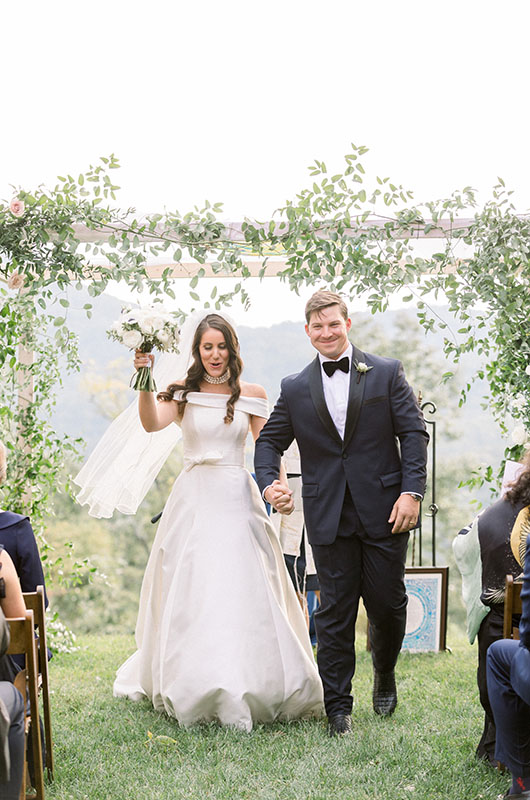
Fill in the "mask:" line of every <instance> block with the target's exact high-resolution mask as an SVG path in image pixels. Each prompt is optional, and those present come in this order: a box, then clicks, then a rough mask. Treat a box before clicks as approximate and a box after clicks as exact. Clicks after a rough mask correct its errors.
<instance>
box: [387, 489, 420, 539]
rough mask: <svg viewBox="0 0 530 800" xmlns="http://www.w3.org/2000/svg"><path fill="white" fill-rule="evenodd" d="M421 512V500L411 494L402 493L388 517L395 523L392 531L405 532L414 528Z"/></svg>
mask: <svg viewBox="0 0 530 800" xmlns="http://www.w3.org/2000/svg"><path fill="white" fill-rule="evenodd" d="M419 512H420V502H419V500H415V499H414V497H412V496H411V495H410V494H402V495H400V496H399V497H398V499H397V500H396V502H395V503H394V505H393V507H392V512H391V514H390V517H389V518H388V521H389V522H393V523H394V525H393V527H392V533H405V532H406V531H410V530H412V528H414V527H415V526H416V523H417V522H418V514H419Z"/></svg>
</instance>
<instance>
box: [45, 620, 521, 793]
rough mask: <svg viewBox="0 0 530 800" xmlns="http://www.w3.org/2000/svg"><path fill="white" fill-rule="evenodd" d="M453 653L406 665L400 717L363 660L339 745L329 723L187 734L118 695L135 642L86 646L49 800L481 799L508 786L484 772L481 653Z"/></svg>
mask: <svg viewBox="0 0 530 800" xmlns="http://www.w3.org/2000/svg"><path fill="white" fill-rule="evenodd" d="M448 641H449V645H450V646H451V647H452V652H451V653H449V652H448V653H441V654H416V655H410V654H405V655H402V656H401V658H400V662H399V669H398V680H399V682H398V686H399V704H398V707H397V710H396V712H395V714H394V716H393V717H392V718H391V719H388V720H387V719H380V718H378V717H376V716H375V715H374V713H373V711H372V708H371V685H372V675H371V662H370V657H369V654H368V653H366V652H364V651H362V650H361V652H360V654H359V659H358V669H357V674H356V676H355V680H354V693H355V697H356V700H355V707H354V733H353V734H352V735H351V736H348V737H345V738H344V739H330V738H329V737H328V736H327V733H326V726H325V721H324V720H322V721H310V722H293V723H285V724H280V723H278V724H275V725H268V726H262V725H260V726H258V727H257V728H256V729H255V730H254V731H253V732H252V733H250V734H246V733H242V732H238V731H233V730H227V729H223V728H221V727H219V726H217V725H213V724H211V725H200V726H196V727H194V728H191V729H180V728H179V727H178V726H177V724H176V723H175V722H174V721H173V720H171V719H169V718H167V717H165V716H161V715H160V714H157V713H156V712H154V711H153V710H152V708H151V706H150V704H149V703H148V702H147V701H145V702H141V703H133V702H131V701H128V700H123V699H120V700H118V699H115V698H113V697H112V682H113V677H114V672H115V669H116V667H117V666H118V665H119V664H120V663H121V662H122V661H123V660H124V659H125V658H126V657H127V656H128V655H129V653H130V652H132V650H133V648H134V643H133V639H132V637H129V636H127V637H126V636H101V637H98V636H87V637H83V638H81V639H80V641H79V644H80V646H81V649H80V651H78V652H76V653H74V654H71V655H59V656H55V657H54V659H53V661H52V662H51V665H50V667H51V682H52V689H53V696H52V711H53V726H54V730H53V732H54V739H55V764H56V779H55V781H54V783H53V784H49V785H48V786H47V787H46V797H47V798H49V800H59V799H60V800H85V799H86V800H118V798H129V799H131V800H172V798H186V800H205V799H206V798H215V800H239V798H241V799H243V798H244V799H245V800H258V798H259V799H260V800H261V799H263V800H269V798H271V799H272V798H281V800H327V798H334V800H335V798H336V799H337V800H339V799H340V800H365V798H366V800H368V798H380V800H387V799H388V800H410V799H411V798H414V799H415V800H416V799H418V798H419V799H420V800H423V798H425V800H434V799H435V798H443V800H473V798H477V799H478V798H485V799H487V798H495V797H496V796H497V795H498V794H499V793H500V792H503V791H504V790H505V789H506V788H507V786H508V783H509V781H508V777H507V776H502V775H499V774H498V773H497V772H496V771H495V770H492V769H491V768H489V767H486V766H484V765H482V764H481V763H479V762H477V760H476V759H475V757H474V748H475V746H476V744H477V741H478V737H479V734H480V731H481V723H482V713H481V708H480V706H479V702H478V696H477V688H476V682H475V670H476V650H475V648H474V647H470V646H469V645H468V644H467V642H466V640H465V638H464V636H463V635H462V634H461V633H459V632H457V631H455V632H453V635H450V636H449V637H448Z"/></svg>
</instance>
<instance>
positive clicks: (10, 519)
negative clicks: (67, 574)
mask: <svg viewBox="0 0 530 800" xmlns="http://www.w3.org/2000/svg"><path fill="white" fill-rule="evenodd" d="M6 472H7V461H6V451H5V447H4V445H3V444H2V442H0V485H1V484H2V483H3V482H4V481H5V478H6ZM0 545H3V546H4V549H5V550H6V552H7V553H9V555H10V556H11V559H12V561H13V564H14V565H15V569H16V571H17V575H18V577H19V580H20V588H21V589H22V591H23V592H34V591H35V589H36V588H37V586H39V585H42V586H44V572H43V570H42V563H41V560H40V555H39V548H38V546H37V542H36V541H35V534H34V533H33V528H32V527H31V523H30V521H29V517H26V516H23V515H22V514H15V513H14V512H13V511H3V510H2V509H1V508H0ZM44 593H45V602H46V607H48V598H47V597H46V589H44Z"/></svg>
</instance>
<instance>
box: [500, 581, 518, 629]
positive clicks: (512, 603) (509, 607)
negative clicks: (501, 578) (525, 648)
mask: <svg viewBox="0 0 530 800" xmlns="http://www.w3.org/2000/svg"><path fill="white" fill-rule="evenodd" d="M522 588H523V584H522V583H515V582H514V579H513V575H507V576H506V583H505V594H504V624H503V630H502V635H503V638H504V639H518V638H519V628H518V627H517V626H515V625H514V624H513V619H512V617H513V615H514V614H521V612H522V610H523V606H522V603H521V589H522Z"/></svg>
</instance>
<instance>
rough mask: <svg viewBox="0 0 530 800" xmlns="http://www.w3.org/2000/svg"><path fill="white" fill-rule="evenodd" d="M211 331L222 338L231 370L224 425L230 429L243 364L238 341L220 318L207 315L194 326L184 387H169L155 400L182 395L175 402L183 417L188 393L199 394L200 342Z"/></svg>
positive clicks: (174, 384)
mask: <svg viewBox="0 0 530 800" xmlns="http://www.w3.org/2000/svg"><path fill="white" fill-rule="evenodd" d="M209 328H213V329H214V330H216V331H219V332H220V333H222V334H223V337H224V340H225V343H226V346H227V348H228V368H229V370H230V377H229V379H228V386H229V387H230V389H231V390H232V393H231V394H230V396H229V397H228V400H227V401H226V416H225V418H224V421H225V423H226V424H227V425H229V424H230V423H231V422H232V421H233V419H234V405H235V403H236V401H237V400H238V399H239V396H240V394H241V385H240V381H239V376H240V375H241V372H242V370H243V362H242V361H241V357H240V355H239V340H238V338H237V335H236V332H235V330H234V329H233V328H232V326H231V325H230V323H228V322H227V321H226V320H225V319H223V317H221V316H219V314H208V315H207V316H206V317H204V319H202V320H201V321H200V322H199V324H198V325H197V329H196V331H195V335H194V337H193V343H192V345H191V355H192V357H193V363H192V365H191V367H190V368H189V370H188V373H187V375H186V378H185V380H184V383H170V384H169V386H168V387H167V389H166V391H165V392H159V393H158V395H157V400H173V397H174V394H175V392H179V391H181V392H182V399H181V400H177V402H178V406H179V414H182V412H183V410H184V406H185V405H186V403H187V400H186V397H187V395H188V394H189V393H190V392H199V391H200V387H201V381H202V379H203V375H204V365H203V363H202V361H201V355H200V352H199V348H200V344H201V339H202V337H203V335H204V333H205V332H206V331H207V330H208V329H209Z"/></svg>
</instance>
